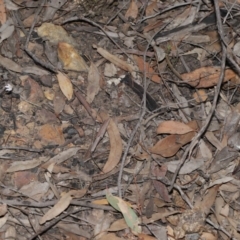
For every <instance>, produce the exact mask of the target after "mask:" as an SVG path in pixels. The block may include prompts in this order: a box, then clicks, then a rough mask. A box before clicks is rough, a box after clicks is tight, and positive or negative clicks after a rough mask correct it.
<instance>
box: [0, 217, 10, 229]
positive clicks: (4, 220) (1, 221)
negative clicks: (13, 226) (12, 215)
mask: <svg viewBox="0 0 240 240" xmlns="http://www.w3.org/2000/svg"><path fill="white" fill-rule="evenodd" d="M7 220H8V214H6V215H5V216H4V217H1V218H0V228H2V226H4V225H5V223H6V222H7Z"/></svg>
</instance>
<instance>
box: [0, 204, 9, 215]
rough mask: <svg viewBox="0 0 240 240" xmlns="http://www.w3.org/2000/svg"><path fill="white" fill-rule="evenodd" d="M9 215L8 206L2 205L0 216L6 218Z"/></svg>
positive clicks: (0, 205) (0, 206)
mask: <svg viewBox="0 0 240 240" xmlns="http://www.w3.org/2000/svg"><path fill="white" fill-rule="evenodd" d="M6 213H7V204H5V203H3V204H0V216H1V217H2V216H4V215H5V214H6Z"/></svg>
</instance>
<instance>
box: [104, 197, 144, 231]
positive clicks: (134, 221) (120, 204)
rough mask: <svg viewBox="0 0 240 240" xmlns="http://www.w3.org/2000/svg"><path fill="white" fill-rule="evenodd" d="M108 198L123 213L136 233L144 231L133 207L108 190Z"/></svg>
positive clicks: (127, 222)
mask: <svg viewBox="0 0 240 240" xmlns="http://www.w3.org/2000/svg"><path fill="white" fill-rule="evenodd" d="M106 198H107V200H108V202H109V203H110V204H111V205H112V206H113V207H114V208H115V209H116V210H118V211H120V212H121V213H122V214H123V217H124V219H125V221H126V224H127V225H128V226H129V227H130V228H131V230H132V232H133V233H134V234H136V235H137V234H138V233H141V232H142V229H141V227H140V226H139V225H138V224H140V220H139V218H138V216H137V215H136V213H135V212H134V211H133V209H132V208H131V207H130V206H129V205H128V204H127V203H126V202H125V201H124V200H123V199H121V198H119V197H115V196H113V195H112V194H111V193H109V192H107V194H106Z"/></svg>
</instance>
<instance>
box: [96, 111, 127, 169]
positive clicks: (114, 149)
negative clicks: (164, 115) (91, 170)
mask: <svg viewBox="0 0 240 240" xmlns="http://www.w3.org/2000/svg"><path fill="white" fill-rule="evenodd" d="M99 115H100V116H101V118H102V120H103V121H105V120H107V119H108V118H109V117H108V115H107V114H105V113H104V112H100V114H99ZM107 133H108V136H109V140H110V147H111V148H110V153H109V156H108V160H107V162H106V164H105V166H104V167H103V170H102V171H103V173H107V172H110V171H111V170H112V169H113V168H115V166H117V164H118V163H119V161H120V159H121V156H122V149H123V146H122V139H121V136H120V133H119V130H118V127H117V125H116V123H115V122H114V121H113V120H112V119H110V121H109V124H108V127H107Z"/></svg>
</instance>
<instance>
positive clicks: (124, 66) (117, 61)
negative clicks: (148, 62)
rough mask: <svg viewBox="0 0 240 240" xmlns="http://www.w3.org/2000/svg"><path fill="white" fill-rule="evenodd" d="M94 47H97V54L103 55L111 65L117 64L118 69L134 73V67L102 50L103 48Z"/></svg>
mask: <svg viewBox="0 0 240 240" xmlns="http://www.w3.org/2000/svg"><path fill="white" fill-rule="evenodd" d="M93 47H96V48H97V52H98V53H99V54H101V55H102V56H103V57H104V58H106V59H107V60H108V61H110V62H111V63H113V64H115V65H116V66H117V67H119V68H121V69H123V70H125V71H128V72H133V71H134V67H133V66H132V65H131V64H129V63H127V62H125V61H123V60H122V59H120V58H118V57H116V56H114V55H112V54H111V53H109V52H108V51H107V50H105V49H103V48H101V47H97V46H95V45H94V46H93Z"/></svg>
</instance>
